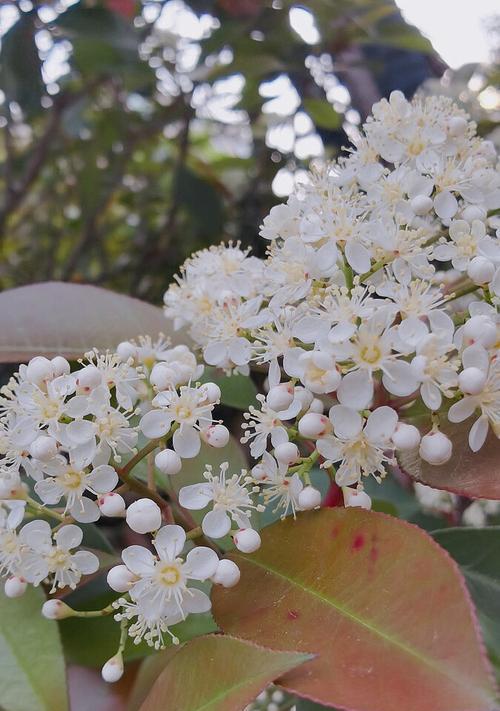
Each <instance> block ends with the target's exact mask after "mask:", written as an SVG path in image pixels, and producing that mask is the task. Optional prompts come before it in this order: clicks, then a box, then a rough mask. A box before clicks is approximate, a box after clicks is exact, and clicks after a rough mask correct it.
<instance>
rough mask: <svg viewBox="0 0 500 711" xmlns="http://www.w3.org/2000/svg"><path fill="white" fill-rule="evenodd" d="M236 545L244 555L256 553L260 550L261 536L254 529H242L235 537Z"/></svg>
mask: <svg viewBox="0 0 500 711" xmlns="http://www.w3.org/2000/svg"><path fill="white" fill-rule="evenodd" d="M233 541H234V545H235V546H236V548H237V549H238V550H239V551H241V552H242V553H254V552H255V551H256V550H258V549H259V548H260V544H261V540H260V536H259V534H258V533H257V531H255V530H254V529H253V528H241V529H240V530H239V531H237V532H236V533H235V534H234V536H233Z"/></svg>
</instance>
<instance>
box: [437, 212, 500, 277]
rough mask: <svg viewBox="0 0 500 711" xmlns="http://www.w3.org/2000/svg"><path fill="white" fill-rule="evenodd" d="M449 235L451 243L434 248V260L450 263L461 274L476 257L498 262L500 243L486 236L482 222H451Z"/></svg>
mask: <svg viewBox="0 0 500 711" xmlns="http://www.w3.org/2000/svg"><path fill="white" fill-rule="evenodd" d="M449 233H450V239H451V241H450V242H445V243H442V244H438V245H437V246H436V247H435V248H434V252H433V257H434V259H437V260H438V261H441V262H448V261H451V263H452V265H453V267H454V268H455V269H458V270H459V271H462V272H463V271H465V270H466V269H467V267H468V266H469V263H470V261H471V260H472V259H474V257H477V256H481V257H485V258H486V259H489V260H491V261H492V262H496V263H498V262H500V243H499V241H498V239H494V238H493V237H489V236H488V235H487V234H486V226H485V224H484V222H482V220H473V221H472V224H469V223H468V222H466V221H465V220H452V222H451V224H450V227H449Z"/></svg>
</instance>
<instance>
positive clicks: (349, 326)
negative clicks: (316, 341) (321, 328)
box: [316, 321, 356, 343]
mask: <svg viewBox="0 0 500 711" xmlns="http://www.w3.org/2000/svg"><path fill="white" fill-rule="evenodd" d="M355 333H356V325H355V324H354V323H349V322H348V321H345V322H344V323H338V324H337V325H336V326H334V327H333V328H332V330H331V331H330V333H329V334H328V340H329V341H330V343H342V342H343V341H347V340H349V338H351V336H353V335H354V334H355ZM317 337H318V334H316V338H317Z"/></svg>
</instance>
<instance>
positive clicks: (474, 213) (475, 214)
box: [461, 205, 487, 222]
mask: <svg viewBox="0 0 500 711" xmlns="http://www.w3.org/2000/svg"><path fill="white" fill-rule="evenodd" d="M486 215H487V213H486V210H485V209H484V208H483V207H480V206H479V205H467V207H466V208H465V209H464V210H462V215H461V216H462V219H463V220H467V222H472V221H473V220H485V219H486Z"/></svg>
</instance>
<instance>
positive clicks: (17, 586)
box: [4, 575, 28, 597]
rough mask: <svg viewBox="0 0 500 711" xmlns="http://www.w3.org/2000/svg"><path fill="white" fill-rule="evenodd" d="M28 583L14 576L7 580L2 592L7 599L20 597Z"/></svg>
mask: <svg viewBox="0 0 500 711" xmlns="http://www.w3.org/2000/svg"><path fill="white" fill-rule="evenodd" d="M27 587H28V583H27V582H26V580H24V578H19V577H17V575H14V576H13V577H12V578H7V580H6V581H5V585H4V592H5V594H6V595H7V597H21V595H24V593H25V592H26V588H27Z"/></svg>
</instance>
